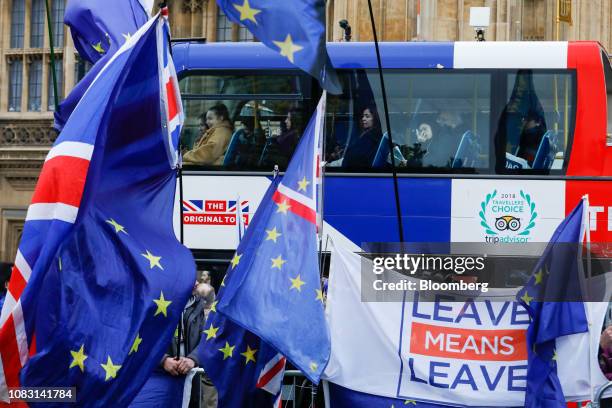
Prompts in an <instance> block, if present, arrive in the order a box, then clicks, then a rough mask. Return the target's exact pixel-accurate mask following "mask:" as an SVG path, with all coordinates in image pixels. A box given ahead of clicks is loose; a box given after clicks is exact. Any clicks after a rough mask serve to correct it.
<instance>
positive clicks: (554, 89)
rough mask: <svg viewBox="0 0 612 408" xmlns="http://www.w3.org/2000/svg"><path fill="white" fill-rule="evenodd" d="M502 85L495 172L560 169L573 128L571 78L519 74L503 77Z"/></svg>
mask: <svg viewBox="0 0 612 408" xmlns="http://www.w3.org/2000/svg"><path fill="white" fill-rule="evenodd" d="M505 83H506V86H505V94H506V97H505V105H504V108H503V110H502V112H501V115H500V120H499V124H498V134H497V136H496V145H497V148H498V149H499V150H503V152H500V155H499V156H498V166H497V167H498V168H497V171H498V173H504V172H507V171H511V172H512V171H518V172H523V171H525V170H536V171H544V172H550V171H551V170H562V169H563V165H564V162H565V158H566V149H567V147H568V145H569V142H570V140H571V137H572V135H573V127H574V115H575V102H574V101H575V95H574V78H573V74H572V73H570V72H567V71H565V72H558V73H548V72H538V71H533V70H519V71H516V72H512V73H507V75H506V82H505ZM499 150H498V152H499Z"/></svg>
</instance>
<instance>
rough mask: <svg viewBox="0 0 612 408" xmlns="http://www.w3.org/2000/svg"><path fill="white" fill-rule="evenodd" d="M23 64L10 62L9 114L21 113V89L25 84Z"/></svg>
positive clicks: (14, 61)
mask: <svg viewBox="0 0 612 408" xmlns="http://www.w3.org/2000/svg"><path fill="white" fill-rule="evenodd" d="M22 78H23V62H22V61H21V60H13V61H9V100H8V110H9V112H21V87H22V83H23V79H22Z"/></svg>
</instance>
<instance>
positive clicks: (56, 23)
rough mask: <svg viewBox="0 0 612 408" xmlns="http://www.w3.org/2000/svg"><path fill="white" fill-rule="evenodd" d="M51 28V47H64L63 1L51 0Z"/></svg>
mask: <svg viewBox="0 0 612 408" xmlns="http://www.w3.org/2000/svg"><path fill="white" fill-rule="evenodd" d="M52 7H53V8H52V10H51V26H52V27H53V45H54V46H55V47H63V46H64V10H65V7H66V6H65V0H53V6H52Z"/></svg>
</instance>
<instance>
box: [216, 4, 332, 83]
mask: <svg viewBox="0 0 612 408" xmlns="http://www.w3.org/2000/svg"><path fill="white" fill-rule="evenodd" d="M217 4H218V5H219V7H220V8H221V10H223V12H224V13H225V14H226V15H227V17H228V18H229V19H230V20H232V21H233V22H235V23H237V24H242V25H244V26H245V27H246V28H248V29H249V31H250V32H251V33H253V35H254V36H255V37H257V39H258V40H260V41H261V42H262V43H264V44H265V45H266V46H268V47H269V48H271V49H273V50H274V51H277V52H279V53H280V55H282V56H283V57H286V58H287V59H288V60H289V61H290V62H291V63H292V64H294V65H296V66H297V67H299V68H301V69H302V70H304V71H306V72H308V73H309V74H310V75H312V76H313V77H315V78H317V79H318V80H319V83H320V84H321V87H322V88H323V89H325V90H327V91H328V92H329V93H332V94H336V95H338V94H341V93H342V86H341V85H340V81H339V79H338V75H337V74H336V71H334V69H333V67H332V65H331V62H330V60H329V56H328V55H327V49H326V48H325V42H326V41H325V0H282V1H279V0H277V1H269V0H217Z"/></svg>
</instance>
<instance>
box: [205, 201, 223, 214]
mask: <svg viewBox="0 0 612 408" xmlns="http://www.w3.org/2000/svg"><path fill="white" fill-rule="evenodd" d="M204 210H205V211H211V212H225V211H227V201H224V200H206V201H205V202H204Z"/></svg>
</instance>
